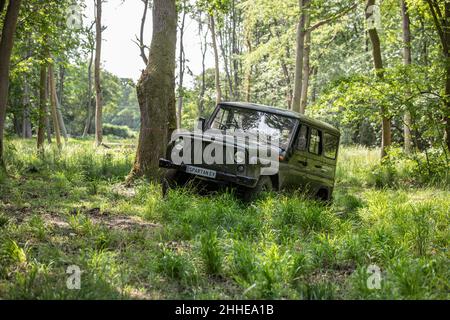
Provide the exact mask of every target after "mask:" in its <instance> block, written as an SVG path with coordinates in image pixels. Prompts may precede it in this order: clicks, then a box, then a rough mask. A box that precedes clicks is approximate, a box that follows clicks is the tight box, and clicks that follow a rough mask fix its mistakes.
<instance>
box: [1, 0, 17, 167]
mask: <svg viewBox="0 0 450 320" xmlns="http://www.w3.org/2000/svg"><path fill="white" fill-rule="evenodd" d="M21 2H22V1H21V0H10V1H9V4H8V9H7V11H6V16H5V20H4V23H3V29H2V34H1V40H0V167H3V168H4V166H5V163H4V159H3V139H4V135H3V131H4V129H5V120H6V105H7V103H8V91H9V69H10V64H11V53H12V49H13V46H14V35H15V33H16V27H17V19H18V17H19V11H20V5H21Z"/></svg>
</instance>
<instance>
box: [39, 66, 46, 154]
mask: <svg viewBox="0 0 450 320" xmlns="http://www.w3.org/2000/svg"><path fill="white" fill-rule="evenodd" d="M46 122H47V68H46V67H45V64H44V63H42V64H41V76H40V85H39V123H38V133H37V149H38V152H42V151H43V149H44V140H45V127H46Z"/></svg>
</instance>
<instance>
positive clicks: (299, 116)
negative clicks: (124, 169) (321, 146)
mask: <svg viewBox="0 0 450 320" xmlns="http://www.w3.org/2000/svg"><path fill="white" fill-rule="evenodd" d="M220 105H222V106H229V107H238V108H245V109H251V110H256V111H261V112H267V113H273V114H278V115H281V116H284V117H290V118H295V119H298V120H300V121H301V122H304V123H306V124H310V125H312V126H316V127H319V128H323V129H325V130H327V131H329V132H331V133H334V134H337V135H340V131H339V130H338V129H337V128H335V127H333V126H332V125H330V124H328V123H326V122H323V121H320V120H316V119H313V118H311V117H308V116H305V115H303V114H300V113H298V112H294V111H291V110H287V109H281V108H276V107H270V106H265V105H262V104H256V103H249V102H222V103H220Z"/></svg>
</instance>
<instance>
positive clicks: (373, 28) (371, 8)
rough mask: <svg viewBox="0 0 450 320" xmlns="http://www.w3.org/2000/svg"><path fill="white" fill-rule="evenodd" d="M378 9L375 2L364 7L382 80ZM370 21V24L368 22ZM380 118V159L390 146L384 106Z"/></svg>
mask: <svg viewBox="0 0 450 320" xmlns="http://www.w3.org/2000/svg"><path fill="white" fill-rule="evenodd" d="M377 10H379V8H377V7H376V0H368V1H367V5H366V20H367V21H368V26H369V27H368V29H369V30H368V32H369V37H370V41H371V43H372V55H373V61H374V66H375V71H376V75H377V77H378V78H379V79H380V80H382V79H383V78H384V69H383V58H382V56H381V41H380V37H379V35H378V31H377V25H376V23H374V21H375V20H376V18H377V17H376V14H377ZM370 21H372V22H370ZM381 118H382V142H381V157H382V158H384V157H385V156H386V155H387V152H386V151H387V148H388V147H389V146H390V145H391V141H392V138H391V119H390V118H389V117H388V115H387V110H386V108H385V106H383V105H382V106H381Z"/></svg>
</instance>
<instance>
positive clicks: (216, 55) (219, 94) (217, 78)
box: [209, 15, 222, 104]
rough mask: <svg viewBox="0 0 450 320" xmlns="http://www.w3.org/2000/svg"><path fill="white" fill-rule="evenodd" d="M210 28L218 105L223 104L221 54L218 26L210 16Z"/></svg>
mask: <svg viewBox="0 0 450 320" xmlns="http://www.w3.org/2000/svg"><path fill="white" fill-rule="evenodd" d="M209 28H210V31H211V39H212V46H213V50H214V67H215V82H216V103H217V104H219V103H221V102H222V89H221V86H220V67H219V52H218V49H217V39H216V26H215V21H214V16H213V15H210V16H209Z"/></svg>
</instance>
